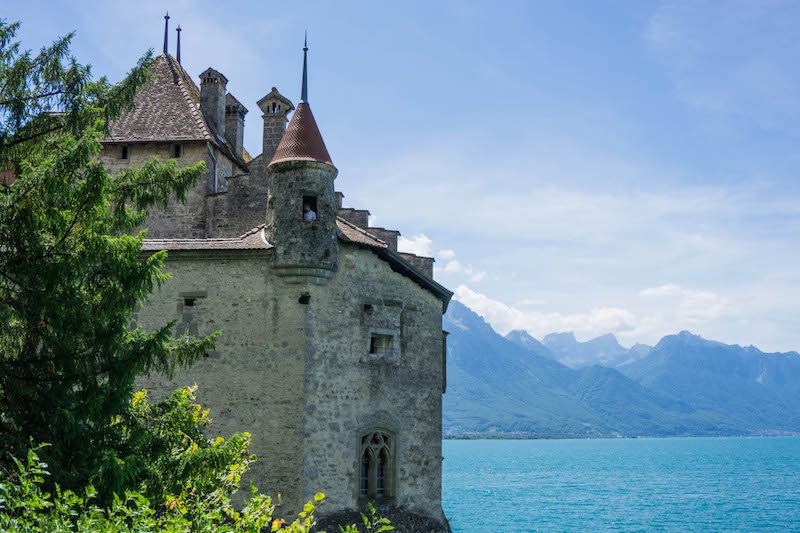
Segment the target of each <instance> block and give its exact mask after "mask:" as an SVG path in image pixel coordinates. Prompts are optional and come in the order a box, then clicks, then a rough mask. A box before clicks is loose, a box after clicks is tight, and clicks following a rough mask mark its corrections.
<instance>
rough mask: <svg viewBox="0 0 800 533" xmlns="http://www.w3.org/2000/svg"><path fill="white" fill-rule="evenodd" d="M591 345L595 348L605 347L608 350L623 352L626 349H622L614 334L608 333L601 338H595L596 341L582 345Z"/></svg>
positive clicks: (592, 340)
mask: <svg viewBox="0 0 800 533" xmlns="http://www.w3.org/2000/svg"><path fill="white" fill-rule="evenodd" d="M589 343H591V344H594V345H595V346H604V347H608V348H614V349H622V350H624V349H625V348H623V347H622V345H621V344H620V343H619V341H617V338H616V337H615V336H614V334H613V333H606V334H605V335H600V336H599V337H595V338H594V339H591V340H589V341H586V342H584V343H582V344H589Z"/></svg>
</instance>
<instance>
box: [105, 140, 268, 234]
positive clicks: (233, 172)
mask: <svg viewBox="0 0 800 533" xmlns="http://www.w3.org/2000/svg"><path fill="white" fill-rule="evenodd" d="M127 146H128V159H121V158H120V150H121V145H117V144H106V145H104V146H103V150H102V151H101V153H100V161H101V162H102V163H103V164H104V165H105V166H106V168H107V169H109V171H110V172H111V173H112V174H116V173H117V172H120V171H122V170H125V169H128V168H136V167H138V166H141V165H142V164H144V163H146V162H147V161H149V160H150V159H152V158H153V157H158V158H160V159H162V160H168V159H170V158H172V150H173V146H174V144H170V143H139V144H128V145H127ZM181 146H182V150H183V153H182V156H181V157H180V158H176V161H178V164H179V165H182V166H190V165H194V164H196V163H197V162H199V161H203V162H205V164H206V168H207V171H206V173H205V174H204V175H203V176H202V177H201V178H200V179H199V180H198V181H197V183H196V184H195V185H194V186H193V187H192V188H191V189H190V190H189V191H188V192H187V194H186V201H185V202H184V203H179V202H176V201H175V200H174V199H173V200H171V201H170V203H169V205H168V206H167V207H166V208H162V207H154V208H152V209H150V211H149V213H148V217H147V220H146V221H145V223H144V226H145V227H147V228H148V233H147V237H148V238H151V239H167V238H183V239H204V238H212V237H238V236H239V235H242V234H243V233H245V232H246V231H249V230H250V229H252V228H254V227H256V226H258V225H260V224H264V222H265V221H266V216H267V215H266V213H267V211H266V206H267V192H268V191H267V189H268V182H267V176H266V173H265V172H264V171H263V169H262V167H261V166H259V165H257V166H256V168H255V169H251V170H256V171H255V172H251V173H250V174H245V173H244V172H243V171H242V169H240V168H239V167H238V166H237V165H235V164H234V163H233V162H232V161H231V160H230V159H228V158H227V157H226V156H225V155H224V154H223V153H222V152H220V151H219V150H218V149H216V148H212V150H213V153H214V157H215V158H216V176H214V174H213V171H214V160H213V159H212V158H211V157H210V156H209V153H208V145H207V143H205V142H191V143H189V142H187V143H182V144H181ZM215 183H216V190H217V192H216V193H214V189H215V186H214V184H215Z"/></svg>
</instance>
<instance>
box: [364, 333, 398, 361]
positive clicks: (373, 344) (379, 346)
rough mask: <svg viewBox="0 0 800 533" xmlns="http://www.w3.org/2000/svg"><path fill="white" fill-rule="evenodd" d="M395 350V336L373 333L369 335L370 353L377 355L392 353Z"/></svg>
mask: <svg viewBox="0 0 800 533" xmlns="http://www.w3.org/2000/svg"><path fill="white" fill-rule="evenodd" d="M393 352H394V337H393V336H392V335H382V334H380V333H373V334H372V335H370V337H369V353H370V355H375V356H384V355H392V354H393Z"/></svg>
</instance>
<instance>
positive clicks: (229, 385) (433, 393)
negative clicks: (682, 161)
mask: <svg viewBox="0 0 800 533" xmlns="http://www.w3.org/2000/svg"><path fill="white" fill-rule="evenodd" d="M159 61H160V62H161V63H158V62H159ZM158 65H161V66H160V67H158ZM157 67H158V68H162V70H163V74H164V75H163V76H161V78H159V79H158V82H157V83H153V84H151V86H149V87H148V88H146V89H145V90H144V92H145V94H144V95H143V96H141V97H137V99H139V98H140V99H141V101H140V102H139V100H137V102H139V103H140V104H141V105H142V106H143V107H145V108H146V107H147V106H148V105H150V104H151V102H149V101H146V99H147V98H150V99H153V100H154V101H156V102H159V101H160V100H159V97H158V93H159V92H164V91H172V90H178V89H180V92H179V93H176V94H179V96H180V97H179V96H175V98H173V101H174V102H177V103H174V105H178V106H182V105H184V104H186V109H185V112H186V114H187V120H190V119H191V120H196V119H197V118H198V117H200V118H201V119H206V118H207V117H205V114H204V113H203V112H202V111H203V110H202V108H203V107H204V106H203V103H204V102H208V104H207V107H209V108H213V109H212V111H209V113H210V112H214V113H216V114H217V115H216V119H215V120H216V122H213V123H212V121H211V120H207V122H205V123H200V126H199V127H198V128H197V133H192V132H191V131H190V132H189V133H188V134H187V133H185V132H184V131H183V130H181V128H180V127H178V126H175V127H173V128H172V130H174V131H176V132H181V135H182V137H181V136H180V135H177V134H176V135H173V136H170V135H169V134H164V135H162V136H163V137H165V138H164V139H159V138H158V136H159V135H160V134H161V130H159V129H158V127H156V130H155V131H151V132H148V131H146V127H145V128H144V129H145V131H142V128H140V127H139V126H138V125H137V124H138V122H137V121H136V120H134V119H133V118H129V119H125V118H123V120H122V121H121V124H122V125H123V126H125V125H126V124H127V125H128V126H127V128H128V129H129V130H130V131H127V132H126V131H119V128H117V129H115V128H114V126H113V125H112V133H111V135H110V136H109V138H108V139H107V140H106V143H105V146H104V150H103V153H102V160H103V162H104V163H105V164H106V165H107V166H108V167H109V168H110V169H111V170H112V171H120V170H123V169H125V168H128V167H132V166H136V165H138V164H141V163H142V162H144V161H146V160H147V159H149V158H151V157H160V158H168V157H175V156H176V155H177V154H180V155H179V157H178V161H179V163H180V164H187V165H188V164H193V163H195V162H197V161H205V162H206V165H207V166H208V172H207V173H206V176H205V177H204V179H203V181H202V183H198V184H197V185H196V186H195V187H194V188H193V189H192V190H191V191H190V193H189V194H188V197H187V201H186V203H185V204H179V203H176V202H172V203H171V204H170V205H169V206H168V207H167V208H165V209H161V210H157V211H155V212H153V213H152V214H151V215H150V216H149V218H148V220H147V222H146V224H145V225H146V226H147V228H148V230H149V235H148V236H149V237H150V239H149V240H147V241H145V250H146V251H148V252H149V251H155V250H160V249H166V250H168V252H169V259H168V263H167V269H168V271H169V272H170V273H171V274H172V276H171V278H170V279H169V280H168V281H167V282H166V283H164V285H163V286H161V287H160V288H159V289H158V290H156V291H155V292H154V293H153V295H152V296H151V298H150V300H149V301H148V303H147V305H146V306H145V307H144V308H143V309H141V311H140V312H139V315H138V323H139V325H141V326H143V327H145V328H156V327H159V326H160V325H163V324H164V323H165V322H168V321H173V320H174V321H176V322H177V327H176V334H182V333H190V334H196V335H206V334H209V333H212V332H214V331H221V334H220V336H219V338H218V341H217V346H216V348H215V350H214V351H213V352H210V353H208V354H207V356H206V357H205V358H203V359H202V360H201V361H199V362H198V363H196V364H195V365H193V366H192V367H190V368H187V369H185V370H183V371H181V372H180V373H178V374H177V375H176V376H174V378H173V379H166V378H165V377H163V376H159V375H150V376H147V377H144V378H142V380H141V382H140V385H141V386H144V387H147V388H149V389H150V390H151V394H152V395H153V396H154V397H163V396H164V395H166V394H168V393H169V392H171V391H172V390H174V389H175V388H177V387H179V386H184V385H187V384H192V383H196V384H197V385H198V397H199V400H200V402H201V403H203V404H204V405H206V406H208V407H210V408H211V414H212V418H213V420H214V423H213V432H214V433H215V434H231V433H234V432H240V431H249V432H250V433H252V435H253V447H252V451H253V452H254V453H255V454H256V455H257V456H258V458H259V459H258V461H257V462H256V463H255V464H254V467H253V469H252V472H251V476H250V479H249V480H245V481H246V482H247V481H250V480H252V481H254V482H256V484H257V485H259V486H260V487H261V488H262V490H265V491H267V492H269V493H281V494H282V495H283V498H284V499H283V501H284V511H285V512H287V513H289V512H293V511H297V510H299V509H300V508H301V507H302V504H303V503H304V502H305V501H306V500H307V499H309V498H311V497H312V496H313V494H314V493H315V492H317V491H322V492H324V493H326V494H327V496H328V499H327V501H326V503H325V505H324V506H323V507H322V509H321V514H322V516H325V515H328V516H329V517H334V516H348V513H352V512H354V511H356V510H359V509H363V508H364V506H365V504H366V502H367V501H376V502H377V503H378V504H379V505H380V506H381V507H382V508H384V509H387V512H388V513H390V514H391V515H392V516H393V517H394V518H395V519H396V520H398V523H403V524H426V525H425V526H419V527H424V528H425V529H426V530H442V531H444V530H447V521H446V519H445V518H444V515H443V513H442V508H441V466H442V455H441V409H442V394H443V392H444V374H443V369H444V364H443V363H444V361H443V357H444V350H443V349H442V338H443V337H442V331H441V324H442V313H443V312H444V310H445V309H446V306H447V303H448V301H449V298H450V296H451V295H452V293H450V292H449V291H447V290H446V289H445V288H444V287H441V286H440V285H439V284H437V283H436V282H435V281H433V279H432V271H431V268H430V266H431V265H432V259H430V258H418V257H416V256H412V255H410V254H401V253H399V252H397V237H398V235H399V232H397V231H395V230H388V229H384V228H369V227H368V224H367V216H366V215H367V214H368V212H367V211H366V210H353V209H347V208H342V206H341V198H342V195H341V194H340V193H335V191H334V179H335V177H336V175H337V173H338V171H337V169H336V168H335V167H334V166H333V164H332V162H331V161H330V156H329V155H328V154H327V150H326V149H325V146H324V142H323V141H322V138H321V136H320V135H319V131H318V130H317V127H316V123H315V122H314V119H313V115H312V114H311V111H310V108H309V107H308V104H307V103H306V102H301V103H300V104H298V109H297V111H295V114H294V115H293V116H292V122H291V123H290V124H289V126H288V128H287V127H286V120H287V117H288V115H289V113H290V112H291V111H292V110H294V106H293V105H292V104H291V102H289V101H288V100H287V99H286V98H285V97H283V96H281V95H280V94H279V93H278V91H277V89H274V88H273V89H272V91H271V92H270V93H268V94H267V96H265V97H264V98H262V100H261V101H259V102H258V105H259V108H260V109H261V110H262V112H263V113H264V115H263V120H264V143H263V149H264V153H263V154H261V155H259V156H257V157H256V158H254V159H250V158H249V156H247V154H246V152H244V151H243V149H242V148H241V147H240V146H241V145H240V144H239V139H241V136H240V132H239V131H236V132H230V131H229V132H227V133H226V132H225V131H222V132H219V131H215V130H216V129H217V128H220V127H222V128H228V127H232V128H239V126H242V127H243V124H244V113H242V112H241V109H243V106H241V104H239V103H238V101H237V100H235V98H233V96H232V95H229V94H228V95H223V96H224V98H222V97H221V96H220V94H218V93H219V89H220V87H224V83H223V81H227V80H226V79H225V78H224V76H223V75H222V74H220V73H219V72H217V71H215V70H213V69H209V70H207V71H206V72H205V73H204V79H206V78H208V79H209V80H211V81H208V85H209V90H211V91H214V92H213V93H209V94H208V98H205V99H203V98H200V96H201V95H200V93H201V92H202V91H203V90H206V89H205V87H203V88H201V89H197V87H196V86H194V88H192V86H190V84H192V85H193V82H192V81H191V79H190V78H189V77H188V75H186V74H185V72H184V71H183V70H182V68H181V67H180V65H177V64H176V63H175V62H174V60H172V58H171V57H169V56H161V57H159V58H158V59H157ZM176 72H177V74H176ZM173 83H174V85H170V84H173ZM181 84H183V86H182V85H181ZM147 91H150V92H151V93H153V92H154V93H156V95H155V96H153V95H152V94H147ZM187 95H188V96H187ZM181 98H183V100H181ZM221 98H222V101H225V102H227V104H228V108H227V111H229V112H228V114H227V116H226V115H224V114H223V115H220V114H219V109H218V102H219V101H221V100H220V99H221ZM161 100H163V98H162V99H161ZM166 100H169V99H166ZM212 104H213V105H212ZM237 106H241V108H239V107H237ZM273 106H274V107H273ZM279 106H280V107H279ZM151 107H154V106H151ZM155 107H158V106H155ZM195 111H197V114H195ZM245 112H246V110H245ZM234 113H235V116H232V114H234ZM220 117H226V118H227V120H225V119H224V118H220ZM134 118H135V117H134ZM126 120H127V122H126ZM156 124H158V121H156ZM220 124H222V126H220ZM131 125H133V126H131ZM137 128H139V129H137ZM121 129H123V130H125V128H121ZM126 135H127V137H126ZM192 135H194V137H197V138H189V137H192ZM226 139H227V140H226ZM176 144H180V146H181V148H180V151H176V148H175V145H176ZM123 146H125V147H127V150H126V152H125V156H126V159H123V158H122V153H123V152H122V147H123ZM304 203H309V204H313V210H314V217H312V218H315V219H314V220H309V219H308V217H307V216H306V215H305V214H304V211H303V204H304ZM370 439H372V440H370ZM407 527H412V526H407ZM413 527H417V526H413Z"/></svg>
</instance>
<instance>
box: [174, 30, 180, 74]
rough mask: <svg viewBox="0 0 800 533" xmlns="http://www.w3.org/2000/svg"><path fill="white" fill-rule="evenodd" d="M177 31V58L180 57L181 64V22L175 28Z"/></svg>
mask: <svg viewBox="0 0 800 533" xmlns="http://www.w3.org/2000/svg"><path fill="white" fill-rule="evenodd" d="M175 31H177V32H178V55H177V59H178V64H179V65H180V64H181V25H180V24H178V27H177V28H176V29H175Z"/></svg>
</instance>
